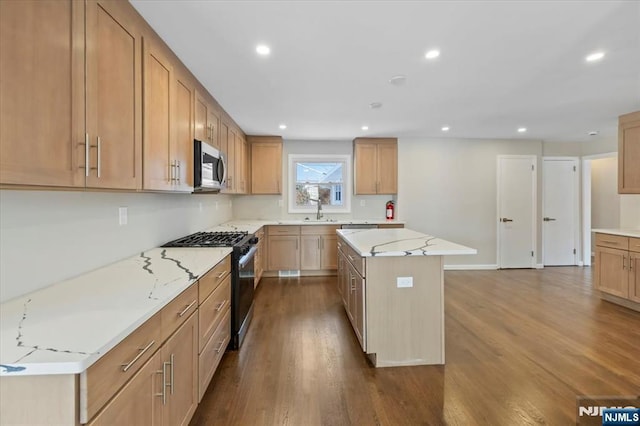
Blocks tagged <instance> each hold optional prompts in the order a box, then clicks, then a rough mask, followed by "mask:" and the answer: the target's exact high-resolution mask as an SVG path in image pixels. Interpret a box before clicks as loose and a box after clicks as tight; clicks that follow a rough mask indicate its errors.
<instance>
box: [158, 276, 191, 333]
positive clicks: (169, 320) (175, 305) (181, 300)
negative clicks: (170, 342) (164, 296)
mask: <svg viewBox="0 0 640 426" xmlns="http://www.w3.org/2000/svg"><path fill="white" fill-rule="evenodd" d="M196 309H198V286H197V285H195V284H192V285H191V286H190V287H189V288H188V289H186V290H185V291H183V292H182V293H180V295H179V296H178V297H176V298H175V299H173V300H172V301H171V302H169V304H168V305H167V306H165V307H164V308H162V311H160V314H161V316H162V336H161V337H162V341H163V342H164V341H165V340H167V338H169V336H171V335H172V334H173V332H174V331H176V330H177V329H178V327H180V325H181V324H182V323H183V322H185V321H186V320H187V318H189V316H190V315H191V314H192V313H193V312H195V310H196Z"/></svg>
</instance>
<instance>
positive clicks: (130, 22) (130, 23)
mask: <svg viewBox="0 0 640 426" xmlns="http://www.w3.org/2000/svg"><path fill="white" fill-rule="evenodd" d="M86 5H87V20H86V28H87V38H86V40H87V46H86V52H87V76H86V78H87V80H86V81H87V133H88V138H89V147H90V150H89V154H90V155H89V157H90V161H89V165H90V170H89V176H88V177H87V186H88V187H93V188H117V189H138V188H140V187H141V186H142V174H141V171H142V144H141V133H142V132H141V121H142V115H141V112H142V103H141V96H142V94H141V85H140V82H141V76H142V71H141V67H140V62H141V59H142V46H141V41H142V37H141V36H140V32H139V28H137V27H136V25H135V22H134V16H133V14H132V13H131V10H130V9H129V7H130V6H129V5H128V4H127V3H125V2H113V1H104V0H92V1H88V2H87V3H86Z"/></svg>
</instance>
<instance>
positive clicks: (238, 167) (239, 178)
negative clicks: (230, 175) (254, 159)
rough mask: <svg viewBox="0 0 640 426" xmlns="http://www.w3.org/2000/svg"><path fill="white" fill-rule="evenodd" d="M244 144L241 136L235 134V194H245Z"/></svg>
mask: <svg viewBox="0 0 640 426" xmlns="http://www.w3.org/2000/svg"><path fill="white" fill-rule="evenodd" d="M244 149H245V144H244V138H243V137H242V135H241V134H239V133H235V152H234V154H235V155H234V161H235V168H234V170H235V173H234V175H235V178H236V183H235V186H236V187H235V191H234V192H235V193H236V194H244V193H245V192H246V176H245V150H244Z"/></svg>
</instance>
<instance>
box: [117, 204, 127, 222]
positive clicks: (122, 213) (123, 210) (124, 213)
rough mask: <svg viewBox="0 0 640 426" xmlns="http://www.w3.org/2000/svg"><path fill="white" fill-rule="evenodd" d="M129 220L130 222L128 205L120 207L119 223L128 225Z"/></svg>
mask: <svg viewBox="0 0 640 426" xmlns="http://www.w3.org/2000/svg"><path fill="white" fill-rule="evenodd" d="M127 222H128V218H127V208H126V207H120V208H118V223H119V224H120V225H121V226H122V225H126V224H127Z"/></svg>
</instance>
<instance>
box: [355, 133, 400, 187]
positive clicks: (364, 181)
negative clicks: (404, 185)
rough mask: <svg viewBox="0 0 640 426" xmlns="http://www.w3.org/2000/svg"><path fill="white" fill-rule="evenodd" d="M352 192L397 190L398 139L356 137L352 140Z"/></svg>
mask: <svg viewBox="0 0 640 426" xmlns="http://www.w3.org/2000/svg"><path fill="white" fill-rule="evenodd" d="M353 156H354V160H353V161H354V180H353V182H354V194H356V195H368V194H396V193H397V192H398V140H397V139H396V138H356V139H355V140H354V141H353Z"/></svg>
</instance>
